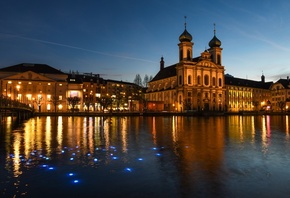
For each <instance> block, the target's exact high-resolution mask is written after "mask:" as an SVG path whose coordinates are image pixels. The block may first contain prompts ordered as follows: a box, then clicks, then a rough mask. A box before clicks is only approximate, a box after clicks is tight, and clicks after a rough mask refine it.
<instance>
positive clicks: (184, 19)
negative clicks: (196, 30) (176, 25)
mask: <svg viewBox="0 0 290 198" xmlns="http://www.w3.org/2000/svg"><path fill="white" fill-rule="evenodd" d="M184 28H185V29H186V16H184Z"/></svg>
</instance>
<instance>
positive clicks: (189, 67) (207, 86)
mask: <svg viewBox="0 0 290 198" xmlns="http://www.w3.org/2000/svg"><path fill="white" fill-rule="evenodd" d="M179 41H180V42H179V44H178V47H179V62H177V63H176V64H174V65H171V66H168V67H164V60H163V57H162V58H161V61H160V70H159V72H158V73H157V74H156V75H155V77H154V78H153V79H152V80H151V81H150V82H149V83H148V89H147V91H146V95H145V97H146V101H147V109H148V110H149V111H150V110H153V111H156V110H159V111H160V110H161V111H176V112H184V111H225V110H226V104H225V98H226V97H225V93H226V87H225V79H224V70H225V69H224V66H223V65H222V48H221V41H220V40H219V39H218V38H217V37H216V32H215V30H214V36H213V38H212V39H211V40H210V41H209V48H208V49H207V50H205V51H204V52H201V54H200V56H198V57H195V58H194V57H192V55H193V45H194V43H193V41H192V36H191V34H190V33H189V32H188V31H187V30H186V26H185V30H184V31H183V33H182V34H181V35H180V36H179Z"/></svg>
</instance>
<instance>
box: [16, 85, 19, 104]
mask: <svg viewBox="0 0 290 198" xmlns="http://www.w3.org/2000/svg"><path fill="white" fill-rule="evenodd" d="M16 89H17V98H16V99H17V100H19V90H20V85H16Z"/></svg>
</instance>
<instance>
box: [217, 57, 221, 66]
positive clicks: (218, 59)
mask: <svg viewBox="0 0 290 198" xmlns="http://www.w3.org/2000/svg"><path fill="white" fill-rule="evenodd" d="M217 64H218V65H220V64H221V55H220V54H218V55H217Z"/></svg>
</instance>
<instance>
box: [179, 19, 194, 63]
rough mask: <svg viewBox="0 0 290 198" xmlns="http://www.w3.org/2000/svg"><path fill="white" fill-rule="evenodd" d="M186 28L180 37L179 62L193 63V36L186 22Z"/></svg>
mask: <svg viewBox="0 0 290 198" xmlns="http://www.w3.org/2000/svg"><path fill="white" fill-rule="evenodd" d="M185 18H186V17H185ZM184 26H185V29H184V32H183V33H182V34H181V35H180V36H179V41H180V43H179V44H178V46H179V62H182V61H191V60H192V56H193V50H192V48H193V42H191V40H192V36H191V34H190V33H188V31H187V30H186V22H185V23H184Z"/></svg>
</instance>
